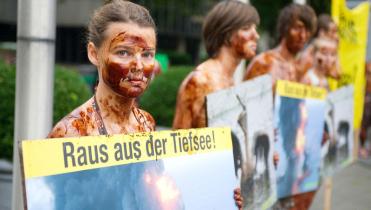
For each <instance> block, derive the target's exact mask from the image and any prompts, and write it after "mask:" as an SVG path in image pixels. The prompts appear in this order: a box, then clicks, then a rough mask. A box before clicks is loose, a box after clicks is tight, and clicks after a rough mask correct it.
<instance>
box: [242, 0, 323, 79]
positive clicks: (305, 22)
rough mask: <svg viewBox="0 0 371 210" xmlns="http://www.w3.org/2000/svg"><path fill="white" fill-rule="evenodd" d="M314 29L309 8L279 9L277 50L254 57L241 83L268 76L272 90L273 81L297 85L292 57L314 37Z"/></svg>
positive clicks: (313, 14) (304, 6)
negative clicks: (284, 81) (285, 81)
mask: <svg viewBox="0 0 371 210" xmlns="http://www.w3.org/2000/svg"><path fill="white" fill-rule="evenodd" d="M316 25H317V19H316V16H315V13H314V11H313V9H312V8H311V7H309V6H307V5H299V4H290V5H288V6H286V7H285V8H283V9H282V10H281V12H280V15H279V18H278V23H277V31H278V34H279V37H278V38H279V44H278V46H277V47H276V48H274V49H272V50H268V51H266V52H263V53H261V54H259V55H258V56H256V57H255V58H254V59H253V60H252V61H251V62H250V64H249V65H248V67H247V70H246V73H245V76H244V80H249V79H252V78H255V77H257V76H260V75H263V74H267V73H269V74H271V76H272V79H273V86H275V83H276V81H277V80H288V81H293V82H296V81H298V79H297V78H298V77H297V72H298V70H297V69H298V68H299V66H298V65H297V61H296V56H297V55H298V53H299V52H300V51H301V50H302V49H303V48H304V46H305V44H306V43H307V42H308V40H309V39H310V38H311V36H312V35H313V34H314V32H315V29H316Z"/></svg>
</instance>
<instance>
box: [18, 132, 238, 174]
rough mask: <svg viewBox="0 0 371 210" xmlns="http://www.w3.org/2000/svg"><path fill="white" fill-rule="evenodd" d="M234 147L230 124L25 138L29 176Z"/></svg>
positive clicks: (25, 168)
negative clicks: (78, 135)
mask: <svg viewBox="0 0 371 210" xmlns="http://www.w3.org/2000/svg"><path fill="white" fill-rule="evenodd" d="M231 149H232V140H231V131H230V128H202V129H188V130H176V131H159V132H149V133H136V134H129V135H112V136H88V137H78V138H60V139H46V140H42V139H41V140H30V141H23V142H22V156H23V171H24V175H25V178H26V179H29V178H32V177H40V176H49V175H56V174H63V173H69V172H75V171H82V170H88V169H96V168H102V167H108V166H116V165H123V164H130V163H136V162H143V161H149V160H159V159H163V158H172V157H179V156H185V155H193V154H203V153H210V152H218V151H226V150H231Z"/></svg>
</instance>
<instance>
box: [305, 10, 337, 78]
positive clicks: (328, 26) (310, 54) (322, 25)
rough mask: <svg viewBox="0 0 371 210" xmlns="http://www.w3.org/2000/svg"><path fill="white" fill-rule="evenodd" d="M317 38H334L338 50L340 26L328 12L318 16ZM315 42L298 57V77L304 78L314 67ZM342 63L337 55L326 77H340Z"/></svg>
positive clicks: (315, 37)
mask: <svg viewBox="0 0 371 210" xmlns="http://www.w3.org/2000/svg"><path fill="white" fill-rule="evenodd" d="M315 39H327V40H332V41H333V42H334V43H335V44H336V50H337V47H338V44H339V36H338V28H337V25H336V23H335V22H334V20H333V19H332V18H331V16H330V15H328V14H321V15H320V16H318V28H317V32H316V34H315V36H314V40H315ZM314 48H315V46H314V42H312V43H311V44H309V45H308V46H307V47H306V48H305V49H304V50H303V51H302V52H301V53H300V54H299V58H298V64H299V66H300V68H298V79H299V80H302V79H303V76H304V75H305V73H306V72H307V71H308V70H309V69H311V68H312V67H313V63H314ZM340 74H341V70H340V63H339V60H338V58H337V55H336V65H335V66H333V68H331V69H329V70H328V71H327V72H326V77H330V78H333V79H335V80H338V79H340Z"/></svg>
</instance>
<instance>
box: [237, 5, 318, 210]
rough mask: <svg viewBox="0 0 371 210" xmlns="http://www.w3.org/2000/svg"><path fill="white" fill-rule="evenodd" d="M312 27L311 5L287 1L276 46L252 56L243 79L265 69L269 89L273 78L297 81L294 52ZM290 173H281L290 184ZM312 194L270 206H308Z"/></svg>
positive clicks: (274, 81) (289, 150) (296, 207)
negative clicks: (269, 79) (268, 77)
mask: <svg viewBox="0 0 371 210" xmlns="http://www.w3.org/2000/svg"><path fill="white" fill-rule="evenodd" d="M316 27H317V18H316V15H315V13H314V11H313V9H312V8H311V7H309V6H307V5H299V4H290V5H288V6H286V7H285V8H283V9H282V10H281V12H280V15H279V17H278V23H277V30H278V34H279V44H278V46H277V47H276V48H274V49H272V50H269V51H267V52H263V53H261V54H260V55H258V56H256V57H255V58H254V59H253V60H252V61H251V63H250V64H249V66H248V67H247V70H246V74H245V76H244V80H249V79H252V78H255V77H257V76H260V75H263V74H267V73H268V74H270V75H271V76H272V82H273V84H272V86H273V90H275V86H276V81H277V80H288V81H292V82H298V68H300V66H299V65H298V62H297V55H298V53H299V52H300V51H301V50H302V49H303V48H304V46H305V44H306V43H307V42H308V40H309V39H310V38H311V36H312V35H313V34H314V32H315V30H316ZM292 105H293V106H292V107H299V106H297V105H295V104H292ZM289 111H290V112H291V113H292V114H295V115H299V114H300V110H299V109H290V110H289ZM295 126H296V127H298V126H299V122H296V125H295ZM295 126H294V127H293V128H291V129H289V130H290V131H288V134H287V136H290V138H291V139H290V140H289V142H295V138H296V133H295V132H293V130H296V128H295ZM286 130H287V129H286ZM282 132H283V131H282ZM290 132H291V133H290ZM285 136H286V135H285ZM294 146H295V145H294V144H289V145H286V147H288V148H286V149H285V150H286V151H287V153H290V152H292V151H293V147H294ZM289 156H290V155H289ZM290 157H291V156H290ZM288 161H289V162H290V163H294V162H295V160H294V159H290V158H289V160H288ZM290 163H289V164H288V165H291V166H292V165H293V164H290ZM289 171H290V170H289ZM291 171H295V170H291ZM290 177H292V174H291V173H288V174H285V175H284V178H285V180H286V182H288V183H287V185H290V186H291V185H293V183H291V182H292V180H291V179H290ZM285 180H283V181H285ZM286 182H285V183H286ZM313 195H314V193H313V192H309V193H304V194H299V195H295V196H291V197H289V198H286V199H281V200H280V201H278V202H277V204H276V205H275V207H274V208H284V209H298V210H303V209H308V208H309V206H310V204H311V201H312V199H313Z"/></svg>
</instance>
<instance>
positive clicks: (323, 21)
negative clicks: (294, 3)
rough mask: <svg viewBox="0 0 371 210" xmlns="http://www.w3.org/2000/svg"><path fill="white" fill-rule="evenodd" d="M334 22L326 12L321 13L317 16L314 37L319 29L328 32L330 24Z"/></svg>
mask: <svg viewBox="0 0 371 210" xmlns="http://www.w3.org/2000/svg"><path fill="white" fill-rule="evenodd" d="M331 23H335V22H334V20H333V19H332V17H331V16H330V15H328V14H321V15H319V16H318V26H317V31H316V35H315V36H316V37H317V36H318V34H319V31H321V30H323V31H326V32H328V30H329V27H330V24H331Z"/></svg>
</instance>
